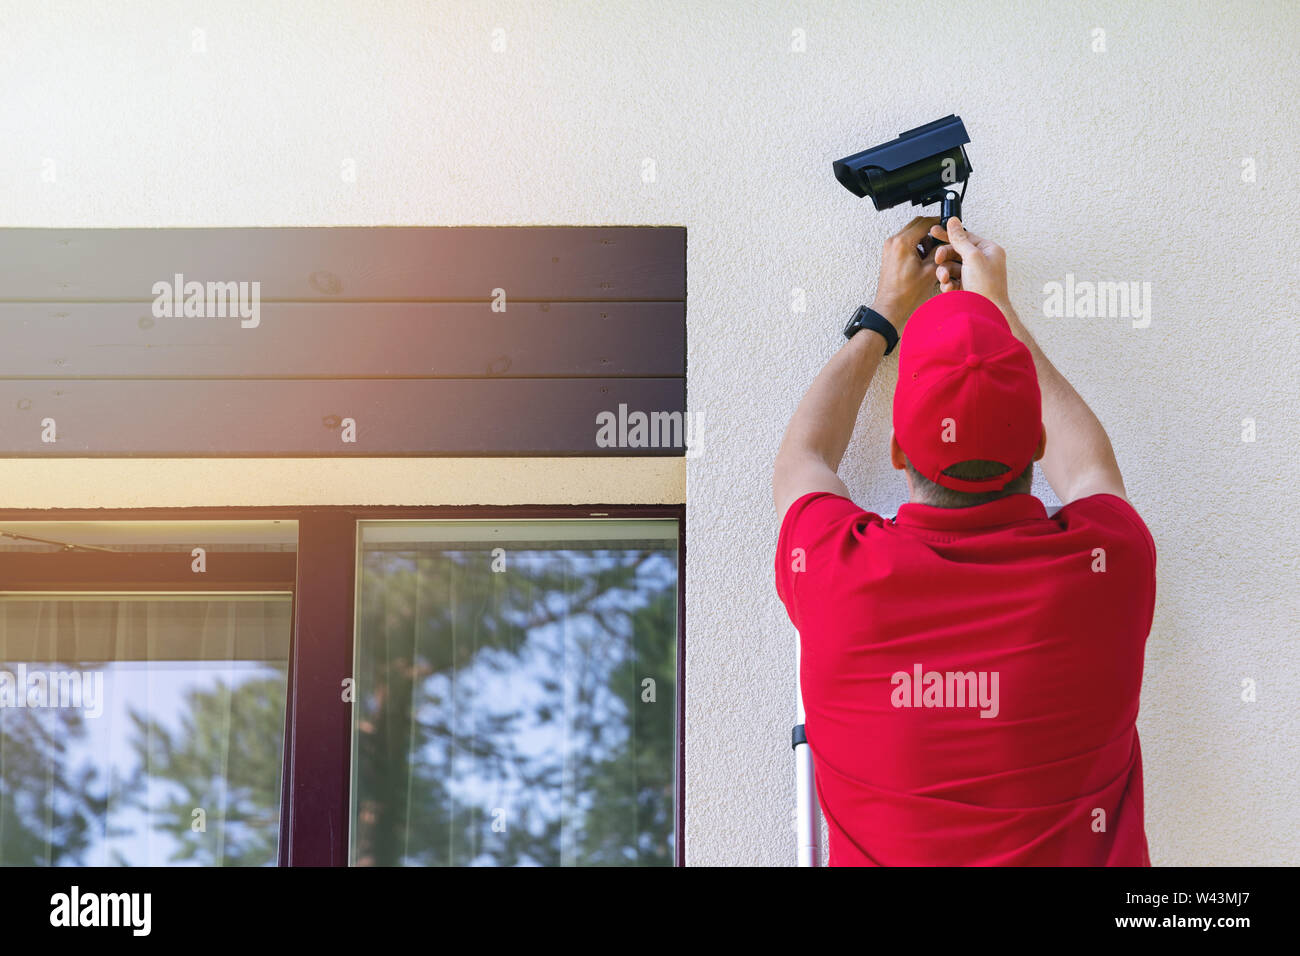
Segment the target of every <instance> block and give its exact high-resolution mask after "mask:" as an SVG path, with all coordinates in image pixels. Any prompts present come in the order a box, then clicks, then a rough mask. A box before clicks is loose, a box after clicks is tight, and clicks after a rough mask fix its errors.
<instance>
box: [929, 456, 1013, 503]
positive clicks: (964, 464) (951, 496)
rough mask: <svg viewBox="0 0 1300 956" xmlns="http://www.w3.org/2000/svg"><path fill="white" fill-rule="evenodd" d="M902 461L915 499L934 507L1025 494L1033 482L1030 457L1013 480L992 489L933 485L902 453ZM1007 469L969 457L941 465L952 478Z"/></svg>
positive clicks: (986, 475)
mask: <svg viewBox="0 0 1300 956" xmlns="http://www.w3.org/2000/svg"><path fill="white" fill-rule="evenodd" d="M903 462H904V465H905V467H906V468H907V473H908V475H910V476H911V478H912V490H913V492H914V494H915V496H916V498H917V500H918V501H920V502H921V503H922V504H927V505H933V506H934V507H936V508H973V507H974V506H975V505H982V504H987V503H988V502H990V501H997V500H998V499H999V498H1005V497H1007V496H1008V495H1024V494H1028V493H1029V489H1030V488H1031V487H1032V486H1033V483H1034V463H1033V462H1032V461H1031V462H1030V463H1029V467H1028V468H1026V469H1025V470H1024V471H1023V472H1021V473H1020V475H1019V476H1017V477H1016V479H1015V480H1014V481H1012V482H1011V483H1010V484H1008V485H1007V486H1006V487H1005V488H1000V489H998V490H996V491H954V490H953V489H952V488H945V487H944V486H943V485H937V484H935V483H934V482H933V481H931V480H930V479H929V478H926V477H924V476H922V475H921V473H920V472H919V471H917V470H916V468H914V467H913V466H912V463H911V462H910V461H908V459H907V458H906V456H904V458H903ZM1010 470H1011V469H1010V468H1008V467H1007V466H1006V465H1004V464H1002V463H1001V462H998V461H986V460H984V459H983V458H972V459H970V460H969V461H959V462H957V464H955V465H951V466H949V467H947V468H945V469H944V470H943V473H944V474H945V475H948V476H949V477H952V478H964V479H966V480H967V481H978V480H979V479H981V478H992V477H993V476H994V475H1004V474H1006V473H1007V472H1008V471H1010Z"/></svg>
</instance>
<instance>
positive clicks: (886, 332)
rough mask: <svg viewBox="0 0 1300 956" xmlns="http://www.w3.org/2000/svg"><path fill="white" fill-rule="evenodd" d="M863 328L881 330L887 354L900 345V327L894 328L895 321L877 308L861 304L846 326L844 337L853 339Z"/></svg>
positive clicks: (874, 330)
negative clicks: (890, 319) (891, 320)
mask: <svg viewBox="0 0 1300 956" xmlns="http://www.w3.org/2000/svg"><path fill="white" fill-rule="evenodd" d="M863 329H870V330H871V331H873V332H879V333H880V334H881V335H882V336H883V337H884V339H885V354H886V355H888V354H889V353H890V352H892V351H894V349H895V347H896V346H897V345H898V329H896V328H894V323H892V322H890V321H889V320H888V319H887V318H885V317H884V316H883V315H881V314H880V313H879V312H877V311H876V310H875V309H872V308H869V307H867V306H865V305H860V306H858V310H857V311H856V312H854V313H853V318H851V319H849V324H848V325H846V326H845V327H844V337H845V338H846V339H851V338H853V336H854V335H856V334H857V333H858V332H861V331H862V330H863Z"/></svg>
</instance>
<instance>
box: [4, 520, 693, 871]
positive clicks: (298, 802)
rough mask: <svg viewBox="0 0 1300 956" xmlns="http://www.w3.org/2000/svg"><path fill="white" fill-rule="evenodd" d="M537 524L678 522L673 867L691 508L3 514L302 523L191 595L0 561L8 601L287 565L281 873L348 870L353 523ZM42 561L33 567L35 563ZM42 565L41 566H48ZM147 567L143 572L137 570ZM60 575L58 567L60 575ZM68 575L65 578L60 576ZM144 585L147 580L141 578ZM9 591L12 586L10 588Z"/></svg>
mask: <svg viewBox="0 0 1300 956" xmlns="http://www.w3.org/2000/svg"><path fill="white" fill-rule="evenodd" d="M537 518H559V519H569V520H575V519H582V518H671V519H675V520H676V522H677V647H676V660H677V687H676V692H675V700H676V713H675V715H674V717H675V727H676V730H675V733H674V737H675V740H674V750H675V753H674V761H673V763H674V768H673V769H674V788H673V789H674V794H673V798H674V804H675V806H674V815H675V817H676V819H675V833H674V838H673V856H674V865H676V866H684V865H685V860H686V849H685V829H686V802H685V797H686V775H685V769H686V735H685V726H686V506H685V505H683V504H675V505H628V504H621V505H490V506H486V505H434V506H425V505H375V506H364V507H358V506H348V505H323V506H312V507H297V506H292V507H266V506H256V507H227V508H207V507H201V508H134V509H87V508H60V509H0V522H3V521H168V520H173V521H220V520H233V519H280V520H288V521H296V522H297V523H298V542H297V549H296V551H295V552H294V553H293V554H292V555H289V554H288V552H279V553H274V552H273V553H272V554H271V556H269V557H268V556H266V555H262V556H261V557H257V553H256V552H247V553H244V555H245V557H247V558H249V560H248V561H247V562H246V563H245V565H246V567H245V570H246V573H242V574H231V575H226V574H224V573H223V574H222V575H221V576H219V577H205V578H204V579H203V580H201V581H199V582H197V583H196V581H195V576H194V575H193V574H192V573H191V572H190V571H189V561H188V560H177V557H178V555H179V557H181V558H185V559H188V555H186V554H184V553H178V555H172V554H164V555H159V554H157V553H144V554H138V553H137V554H132V555H131V558H130V563H131V564H132V565H133V567H131V568H130V569H129V573H126V572H123V570H122V569H121V567H120V562H119V561H118V559H117V556H115V555H106V554H102V553H98V552H57V553H54V554H42V555H22V554H4V553H0V570H3V569H4V568H5V566H6V565H9V566H11V567H12V568H13V569H14V571H15V573H16V574H17V575H18V576H17V577H16V578H14V577H11V578H9V579H8V580H7V581H6V584H5V587H4V589H5V590H24V591H50V592H57V591H70V590H74V589H78V588H82V589H84V588H90V587H101V588H104V589H112V590H120V591H135V590H146V589H148V590H167V589H175V590H180V589H184V590H194V591H202V590H209V591H226V590H232V589H236V588H238V589H245V590H258V589H261V590H284V589H285V584H286V583H290V582H286V581H285V580H284V578H285V574H286V573H287V563H286V556H287V557H292V559H293V580H292V582H291V588H290V589H291V591H292V594H293V632H292V634H291V635H290V640H289V674H288V690H287V698H286V701H285V735H284V740H285V744H284V755H283V761H284V762H283V765H282V771H281V782H282V787H283V790H282V796H281V804H280V846H279V861H278V865H279V866H344V867H345V866H347V865H348V847H349V845H350V843H349V840H350V834H349V827H350V825H351V816H350V806H351V775H352V708H351V706H343V703H344V702H343V698H342V695H343V684H342V681H343V680H344V679H345V678H351V677H352V676H353V675H352V669H353V661H354V659H355V658H354V654H355V639H356V587H357V583H358V582H357V577H356V570H357V561H358V554H359V550H358V548H359V540H358V536H359V534H360V522H362V521H372V520H384V519H396V520H420V521H425V520H427V521H438V520H444V521H446V520H464V519H488V520H494V521H511V520H524V519H537ZM32 558H39V559H41V560H40V561H39V562H37V564H38V565H39V567H35V568H33V567H31V566H30V565H31V563H32V562H31V559H32ZM47 559H48V560H47ZM137 559H143V560H137ZM56 565H57V566H58V567H56ZM69 574H70V575H71V576H70V577H69V576H66V575H69ZM141 574H143V577H141ZM9 582H13V586H11V585H10V583H9Z"/></svg>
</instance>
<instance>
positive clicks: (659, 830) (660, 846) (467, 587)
mask: <svg viewBox="0 0 1300 956" xmlns="http://www.w3.org/2000/svg"><path fill="white" fill-rule="evenodd" d="M677 533H678V532H677V522H676V520H674V519H653V520H621V519H588V520H578V521H567V520H566V521H559V520H536V521H503V522H496V521H419V522H406V521H377V522H362V523H361V537H360V571H359V589H358V606H357V642H356V647H357V657H356V665H355V670H354V674H355V677H356V682H357V683H356V690H357V694H356V701H355V704H354V709H353V717H354V719H353V783H352V828H351V833H352V846H351V860H352V862H353V863H354V864H356V865H378V866H392V865H480V866H482V865H566V866H583V865H632V866H651V865H671V864H672V862H673V847H674V840H675V826H674V824H675V810H674V782H675V767H676V760H675V751H676V719H675V717H676V692H677V691H676V672H677V671H676V668H677V581H678V567H677Z"/></svg>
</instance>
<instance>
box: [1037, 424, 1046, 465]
mask: <svg viewBox="0 0 1300 956" xmlns="http://www.w3.org/2000/svg"><path fill="white" fill-rule="evenodd" d="M1046 451H1047V426H1046V425H1044V426H1043V434H1042V436H1041V437H1040V438H1039V439H1038V451H1036V452H1034V461H1042V458H1043V454H1044V453H1045V452H1046Z"/></svg>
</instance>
